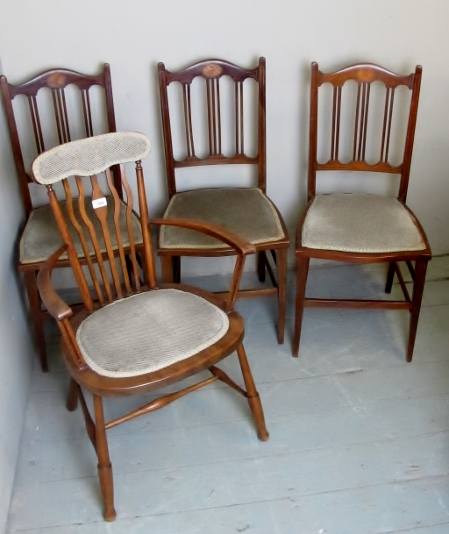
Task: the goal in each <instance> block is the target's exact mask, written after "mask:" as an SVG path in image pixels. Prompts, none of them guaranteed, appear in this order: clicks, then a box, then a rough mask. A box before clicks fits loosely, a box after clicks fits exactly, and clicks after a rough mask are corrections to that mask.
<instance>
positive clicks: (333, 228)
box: [302, 193, 426, 253]
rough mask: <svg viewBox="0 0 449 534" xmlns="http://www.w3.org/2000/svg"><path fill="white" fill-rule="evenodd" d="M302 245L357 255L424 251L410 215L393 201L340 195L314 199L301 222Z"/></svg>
mask: <svg viewBox="0 0 449 534" xmlns="http://www.w3.org/2000/svg"><path fill="white" fill-rule="evenodd" d="M302 245H303V246H304V247H308V248H314V249H323V250H337V251H342V252H361V253H381V252H400V251H417V250H424V249H425V248H426V245H425V242H424V240H423V238H422V235H421V232H420V231H419V230H418V228H417V227H416V225H415V224H414V222H413V219H412V217H411V216H410V213H409V212H408V211H407V209H406V208H405V207H404V206H403V205H402V204H401V203H400V202H399V201H398V200H397V199H395V198H393V197H383V196H378V195H367V194H341V193H340V194H331V195H318V196H317V197H315V199H314V201H313V203H312V205H311V206H310V208H309V210H308V212H307V216H306V218H305V221H304V225H303V229H302Z"/></svg>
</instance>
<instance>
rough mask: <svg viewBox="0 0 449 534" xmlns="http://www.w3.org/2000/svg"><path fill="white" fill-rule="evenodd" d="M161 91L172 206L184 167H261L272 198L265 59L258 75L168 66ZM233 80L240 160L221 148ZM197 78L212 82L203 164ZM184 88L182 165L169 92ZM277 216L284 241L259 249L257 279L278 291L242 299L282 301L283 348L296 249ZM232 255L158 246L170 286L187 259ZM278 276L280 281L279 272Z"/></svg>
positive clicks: (260, 177)
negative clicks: (224, 95)
mask: <svg viewBox="0 0 449 534" xmlns="http://www.w3.org/2000/svg"><path fill="white" fill-rule="evenodd" d="M158 74H159V89H160V99H161V116H162V130H163V137H164V150H165V164H166V177H167V189H168V197H169V200H170V199H171V198H172V197H173V196H174V195H176V194H177V193H178V189H177V183H176V170H177V169H180V168H183V167H196V166H198V167H199V166H205V165H242V164H243V165H256V166H257V187H258V188H259V189H260V190H261V191H262V193H263V194H264V195H265V196H266V124H265V123H266V118H265V115H266V111H265V109H266V94H265V85H266V84H265V78H266V75H265V58H263V57H261V58H259V62H258V66H257V67H256V68H254V69H244V68H241V67H238V66H237V65H234V64H233V63H230V62H227V61H224V60H221V59H207V60H203V61H200V62H198V63H195V64H192V65H190V66H189V67H187V68H185V69H183V70H181V71H177V72H171V71H169V70H167V69H166V68H165V65H164V63H159V64H158ZM226 75H227V76H229V77H230V78H232V80H233V81H234V83H235V98H236V108H235V113H236V114H235V143H236V145H235V154H234V155H233V156H225V155H223V153H222V143H221V135H222V131H221V115H220V113H221V111H220V90H219V80H220V78H221V77H222V76H226ZM196 77H202V78H204V79H205V80H206V86H207V109H208V117H207V122H208V136H209V137H208V142H209V145H208V146H209V153H208V155H207V156H206V157H201V158H199V157H198V156H197V155H196V153H195V143H194V133H193V126H192V117H191V101H190V98H191V96H190V87H191V83H192V81H193V80H194V78H196ZM246 79H253V80H254V81H255V82H257V84H258V102H259V105H258V115H257V117H258V120H257V134H258V141H257V155H255V156H254V157H250V156H248V155H247V154H245V151H244V135H243V82H244V81H245V80H246ZM173 82H179V83H181V86H182V91H183V103H184V124H185V142H186V148H187V155H186V157H184V158H182V159H176V158H175V155H174V151H173V139H172V128H171V120H170V110H169V96H168V86H169V85H170V84H171V83H173ZM274 208H275V209H276V211H277V214H278V217H279V220H280V223H281V226H282V230H283V233H284V236H283V237H282V238H281V239H279V240H277V241H273V242H262V243H254V244H253V245H254V247H255V250H256V252H257V273H258V277H259V280H260V281H261V282H263V281H265V276H266V272H268V275H269V278H270V281H271V283H272V285H273V287H263V288H253V289H242V290H239V292H238V298H248V297H258V296H268V295H276V296H277V299H278V325H277V338H278V342H279V343H283V341H284V329H285V312H286V279H287V252H288V247H289V244H290V241H289V238H288V232H287V229H286V227H285V224H284V221H283V219H282V216H281V215H280V213H279V211H278V210H277V208H276V207H275V206H274ZM268 251H270V252H271V256H272V258H273V266H272V265H271V264H270V261H269V258H268V256H267V252H268ZM233 254H234V252H233V250H232V249H230V248H227V249H223V248H216V249H213V248H207V249H192V248H170V249H169V248H163V247H162V246H161V244H160V242H159V243H158V255H159V257H160V259H161V266H162V277H163V280H164V282H167V283H168V282H172V281H173V280H175V281H177V282H180V280H181V257H182V256H191V257H192V256H195V257H217V256H229V255H233ZM273 267H274V268H275V270H276V271H277V277H276V275H275V273H274V269H273Z"/></svg>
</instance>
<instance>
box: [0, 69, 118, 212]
mask: <svg viewBox="0 0 449 534" xmlns="http://www.w3.org/2000/svg"><path fill="white" fill-rule="evenodd" d="M0 86H1V92H2V97H3V105H4V107H5V111H6V119H7V122H8V128H9V134H10V138H11V146H12V151H13V155H14V162H15V165H16V170H17V176H18V179H19V183H20V191H21V196H22V200H23V204H24V207H25V211H26V214H27V215H28V214H29V213H30V211H31V209H32V199H31V195H30V190H29V183H30V182H31V179H30V176H29V173H28V171H29V165H30V164H31V162H32V161H33V159H34V158H35V157H36V156H37V155H38V154H41V153H42V152H44V151H45V150H47V149H49V148H52V147H53V146H56V145H58V144H63V143H67V142H69V141H72V140H73V139H78V138H84V137H91V136H93V135H95V134H101V133H105V132H115V131H116V124H115V115H114V103H113V99H112V86H111V73H110V68H109V65H108V64H104V66H103V71H102V72H101V73H100V74H98V75H97V76H88V75H85V74H81V73H79V72H75V71H72V70H67V69H52V70H47V71H45V72H42V73H41V74H38V75H37V76H35V77H33V78H31V79H30V80H28V81H26V82H24V83H22V84H20V85H13V84H11V83H9V82H8V80H7V79H6V76H0ZM68 86H73V88H75V91H74V92H75V93H76V92H77V93H79V95H76V94H72V92H71V90H70V89H69V90H68ZM95 86H98V87H99V88H100V92H101V93H102V95H97V94H96V93H94V90H93V88H94V87H95ZM67 92H69V94H67ZM93 93H94V94H93ZM98 96H100V100H103V102H104V105H105V108H106V117H105V116H104V115H105V114H104V113H103V112H102V113H98V110H97V109H95V104H96V103H97V101H98V100H99V98H98ZM20 97H22V98H20ZM104 119H106V120H104ZM100 121H101V124H99V123H100ZM26 160H27V161H26ZM116 172H117V171H116ZM114 176H115V174H114ZM117 180H118V176H117ZM117 185H118V182H117ZM119 194H120V195H121V194H122V193H121V191H120V192H119Z"/></svg>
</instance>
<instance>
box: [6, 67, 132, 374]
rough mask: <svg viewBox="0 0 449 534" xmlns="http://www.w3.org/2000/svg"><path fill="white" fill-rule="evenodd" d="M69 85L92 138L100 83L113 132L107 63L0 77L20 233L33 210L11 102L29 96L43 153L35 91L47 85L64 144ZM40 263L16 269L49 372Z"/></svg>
mask: <svg viewBox="0 0 449 534" xmlns="http://www.w3.org/2000/svg"><path fill="white" fill-rule="evenodd" d="M70 84H73V85H75V86H77V87H78V89H79V90H80V92H81V98H82V115H83V122H84V127H85V134H86V137H91V136H93V135H94V133H95V132H94V125H93V122H92V114H91V102H90V97H89V90H90V88H91V87H93V86H100V87H101V88H102V89H103V90H104V100H105V106H106V118H107V128H108V131H109V132H115V131H116V129H117V128H116V122H115V114H114V101H113V97H112V84H111V71H110V66H109V64H107V63H105V64H104V65H103V70H102V72H100V73H99V74H98V75H94V76H90V75H86V74H82V73H79V72H75V71H73V70H68V69H64V68H55V69H50V70H46V71H44V72H42V73H40V74H38V75H36V76H34V77H32V78H30V79H28V80H27V81H25V82H24V83H22V84H19V85H13V84H11V83H9V82H8V80H7V78H6V76H3V75H2V76H0V88H1V92H2V97H3V105H4V108H5V112H6V119H7V123H8V130H9V135H10V141H11V148H12V153H13V157H14V163H15V167H16V172H17V178H18V181H19V188H20V193H21V198H22V203H23V208H24V212H25V221H24V224H23V226H22V229H21V232H20V233H22V232H23V229H24V228H25V226H26V224H27V222H28V221H29V219H30V215H31V213H32V211H33V201H32V198H31V193H30V189H29V184H30V183H31V182H32V180H31V177H30V175H29V173H28V171H27V169H26V168H25V163H24V157H23V152H22V146H21V143H20V137H19V128H18V125H17V121H16V116H15V113H14V106H13V101H14V99H15V98H16V97H18V96H24V97H26V98H27V99H28V103H29V107H30V113H31V120H32V126H33V134H34V141H35V145H36V154H37V155H38V154H41V153H42V152H44V151H45V150H46V149H47V148H50V147H46V145H45V141H44V136H45V129H44V128H43V124H42V122H41V115H40V112H39V105H38V101H37V95H38V92H39V91H40V90H41V89H43V88H48V89H50V90H51V92H52V98H53V106H54V118H55V122H56V129H57V134H58V140H59V143H60V144H63V143H67V142H69V141H71V132H70V117H69V115H68V110H67V105H66V99H65V93H64V89H65V88H66V87H67V86H68V85H70ZM97 133H98V132H97ZM117 172H118V171H117V169H114V179H115V181H116V186H117V191H118V193H119V195H122V191H121V189H120V187H119V184H120V179H119V176H118V174H117ZM41 265H42V263H41V262H37V263H21V262H20V260H19V263H18V270H19V272H21V273H22V275H23V279H24V282H25V288H26V292H27V295H28V300H29V305H30V316H31V317H30V318H31V321H32V324H33V330H34V334H35V338H36V343H37V349H38V356H39V360H40V365H41V369H42V371H48V359H47V351H46V345H45V333H44V321H45V320H46V319H50V318H51V315H50V314H49V313H48V310H46V309H43V308H42V301H41V299H40V297H39V292H38V289H37V282H36V276H37V273H38V271H39V268H40V266H41ZM56 267H58V268H66V267H70V262H69V261H68V260H64V259H60V260H58V263H57V265H56Z"/></svg>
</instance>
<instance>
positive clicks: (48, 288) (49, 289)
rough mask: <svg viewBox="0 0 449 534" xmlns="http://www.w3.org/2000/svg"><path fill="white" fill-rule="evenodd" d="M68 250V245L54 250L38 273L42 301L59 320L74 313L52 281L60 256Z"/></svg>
mask: <svg viewBox="0 0 449 534" xmlns="http://www.w3.org/2000/svg"><path fill="white" fill-rule="evenodd" d="M66 250H67V245H63V246H62V247H60V248H58V250H57V251H56V252H54V253H53V254H52V255H51V256H50V257H49V258H48V260H47V261H46V262H45V263H44V264H43V265H42V267H41V268H40V269H39V273H38V275H37V287H38V289H39V294H40V296H41V299H42V302H43V303H44V304H45V307H46V308H47V310H48V311H49V312H50V314H51V315H52V316H53V317H54V318H55V319H56V320H57V321H62V320H63V319H67V318H68V317H70V316H71V315H73V311H72V310H71V308H70V307H69V306H68V305H67V304H66V303H65V302H64V301H63V300H62V299H61V297H60V296H59V295H58V294H57V293H56V291H55V289H54V287H53V284H52V283H51V273H52V271H53V267H54V265H55V263H56V262H57V261H58V259H59V257H60V256H61V255H62V254H63V253H64V252H65V251H66Z"/></svg>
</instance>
